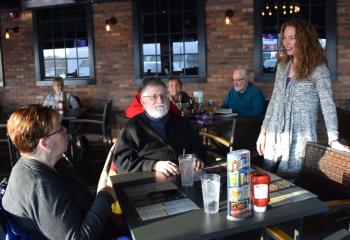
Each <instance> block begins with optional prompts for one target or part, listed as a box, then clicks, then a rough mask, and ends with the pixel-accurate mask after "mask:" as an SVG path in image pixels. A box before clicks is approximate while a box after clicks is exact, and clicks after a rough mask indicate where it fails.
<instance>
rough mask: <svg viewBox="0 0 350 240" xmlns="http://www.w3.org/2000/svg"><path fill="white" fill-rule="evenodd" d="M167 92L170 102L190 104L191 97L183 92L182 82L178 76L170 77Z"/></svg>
mask: <svg viewBox="0 0 350 240" xmlns="http://www.w3.org/2000/svg"><path fill="white" fill-rule="evenodd" d="M167 90H168V94H169V101H170V102H173V103H175V104H176V103H189V102H190V99H191V98H190V96H188V94H187V93H185V92H184V91H182V81H181V79H180V78H179V77H178V76H176V75H173V76H170V77H169V78H168V82H167Z"/></svg>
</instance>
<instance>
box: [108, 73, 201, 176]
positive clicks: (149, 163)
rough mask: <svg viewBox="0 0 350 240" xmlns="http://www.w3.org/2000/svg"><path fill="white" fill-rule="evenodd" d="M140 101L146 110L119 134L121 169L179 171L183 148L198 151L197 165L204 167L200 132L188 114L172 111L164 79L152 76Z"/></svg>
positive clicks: (196, 152)
mask: <svg viewBox="0 0 350 240" xmlns="http://www.w3.org/2000/svg"><path fill="white" fill-rule="evenodd" d="M141 103H142V105H143V107H144V109H145V112H144V113H142V114H139V115H137V116H135V117H133V118H132V119H130V120H129V121H128V123H127V125H126V126H125V128H124V129H123V130H122V131H121V133H120V136H119V138H118V143H117V146H116V151H115V155H114V159H115V163H116V166H117V169H118V172H119V173H125V172H136V171H156V172H162V173H164V174H165V175H167V176H169V175H178V174H179V173H180V171H179V167H178V156H179V155H181V154H182V153H183V151H185V152H186V153H193V154H196V155H197V157H198V158H197V160H196V163H195V168H196V169H199V168H201V167H202V166H203V162H202V160H206V159H207V155H206V151H205V149H204V146H203V145H202V143H201V140H200V138H199V135H198V132H196V131H195V130H194V129H193V127H192V126H191V124H190V123H189V122H188V121H187V120H186V119H185V118H183V117H181V116H179V115H177V114H174V113H172V112H169V99H168V95H167V92H166V87H165V85H164V83H163V82H162V81H160V80H159V79H153V80H151V81H148V82H147V83H146V84H144V85H143V87H142V91H141Z"/></svg>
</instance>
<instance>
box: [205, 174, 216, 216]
mask: <svg viewBox="0 0 350 240" xmlns="http://www.w3.org/2000/svg"><path fill="white" fill-rule="evenodd" d="M201 182H202V194H203V204H204V212H206V213H217V212H218V211H219V200H220V175H218V174H213V173H210V174H205V173H204V174H203V175H202V178H201Z"/></svg>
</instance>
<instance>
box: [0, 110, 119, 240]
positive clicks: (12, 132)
mask: <svg viewBox="0 0 350 240" xmlns="http://www.w3.org/2000/svg"><path fill="white" fill-rule="evenodd" d="M7 129H8V134H9V136H10V138H11V140H12V141H13V143H14V144H15V146H16V147H17V149H19V150H20V152H21V158H20V159H19V161H18V162H17V163H16V165H15V166H14V167H13V169H12V171H11V175H10V179H9V182H8V185H7V188H6V192H5V195H4V197H3V199H2V205H3V208H4V210H5V212H6V216H7V217H8V218H9V219H10V220H11V222H12V223H14V224H15V225H16V226H17V227H19V228H20V229H21V230H23V231H24V233H25V234H26V235H28V236H30V237H32V238H33V239H98V238H99V239H108V238H107V236H105V235H104V234H105V233H106V232H108V230H107V229H111V228H113V227H114V225H113V224H111V225H109V226H110V228H106V227H107V226H108V224H107V223H109V222H108V221H107V220H108V219H109V217H110V216H111V213H112V211H111V205H112V203H113V202H114V201H115V200H116V196H115V193H114V191H113V189H111V188H110V187H107V186H104V187H103V186H102V187H101V190H100V191H99V192H98V193H97V196H96V197H94V196H93V195H92V194H91V193H90V191H89V189H88V187H87V186H86V185H85V184H84V183H83V182H82V181H81V180H80V179H79V178H78V177H77V176H76V175H75V174H74V172H73V171H72V170H73V168H72V166H70V165H69V164H67V163H68V162H67V161H66V160H63V159H62V158H61V157H62V154H63V153H64V152H65V151H66V150H67V144H68V135H67V129H66V128H65V127H64V126H62V125H61V116H60V115H59V113H58V112H57V111H55V110H54V109H51V108H49V107H43V106H39V105H29V106H26V107H23V108H21V109H19V110H17V111H16V112H14V113H13V114H12V115H11V117H10V119H9V120H8V122H7ZM111 231H112V229H111Z"/></svg>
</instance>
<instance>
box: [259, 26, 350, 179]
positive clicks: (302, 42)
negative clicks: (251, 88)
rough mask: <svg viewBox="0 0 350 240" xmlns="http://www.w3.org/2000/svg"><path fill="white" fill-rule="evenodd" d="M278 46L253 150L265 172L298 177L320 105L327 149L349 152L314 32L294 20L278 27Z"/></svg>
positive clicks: (313, 132)
mask: <svg viewBox="0 0 350 240" xmlns="http://www.w3.org/2000/svg"><path fill="white" fill-rule="evenodd" d="M279 41H280V44H281V45H282V46H283V50H282V52H281V54H280V56H279V59H278V66H277V72H276V80H275V85H274V89H273V92H272V96H271V100H270V104H269V106H268V108H267V111H266V115H265V119H264V122H263V124H262V126H261V132H260V135H259V138H258V140H257V143H256V144H257V150H258V153H259V154H260V155H264V159H265V162H264V164H265V167H266V168H267V169H270V170H271V169H274V168H275V167H278V170H277V172H278V173H281V174H283V173H287V174H297V173H298V172H299V171H300V167H301V162H302V159H303V157H304V152H305V147H306V143H307V142H308V141H313V142H317V135H316V127H317V116H318V108H319V105H321V109H322V113H323V116H324V120H325V123H326V128H327V135H328V143H329V145H330V146H331V147H332V148H335V149H338V150H342V151H349V147H347V146H344V145H342V144H341V143H339V141H338V120H337V113H336V107H335V104H334V101H333V96H332V89H331V80H330V75H329V70H328V68H327V65H326V64H327V59H326V56H325V54H324V50H323V49H322V47H321V45H320V42H319V40H318V35H317V33H316V31H315V29H314V28H313V26H312V25H311V24H310V23H309V22H307V21H305V20H302V19H292V20H290V21H288V22H285V23H284V24H283V25H282V28H281V34H280V39H279ZM278 164H279V165H278Z"/></svg>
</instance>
